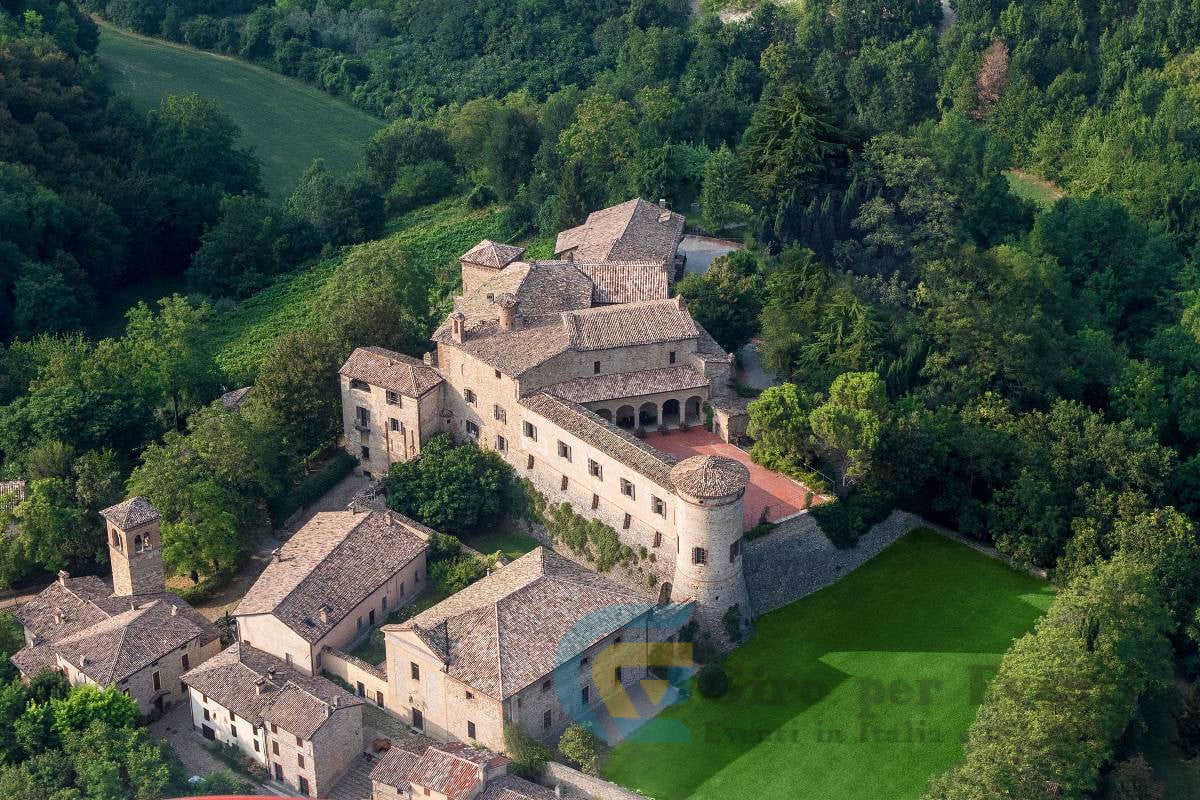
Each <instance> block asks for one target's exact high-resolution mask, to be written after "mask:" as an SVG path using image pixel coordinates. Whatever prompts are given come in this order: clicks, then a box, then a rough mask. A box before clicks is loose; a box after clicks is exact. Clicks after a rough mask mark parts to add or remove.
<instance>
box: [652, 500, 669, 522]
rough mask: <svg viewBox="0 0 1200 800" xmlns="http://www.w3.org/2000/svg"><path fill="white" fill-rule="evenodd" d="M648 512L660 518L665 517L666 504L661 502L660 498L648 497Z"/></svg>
mask: <svg viewBox="0 0 1200 800" xmlns="http://www.w3.org/2000/svg"><path fill="white" fill-rule="evenodd" d="M650 510H651V511H653V512H654V513H655V514H658V515H659V516H660V517H665V516H666V515H667V504H666V503H664V502H663V501H662V498H660V497H655V496H654V495H650Z"/></svg>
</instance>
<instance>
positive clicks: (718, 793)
mask: <svg viewBox="0 0 1200 800" xmlns="http://www.w3.org/2000/svg"><path fill="white" fill-rule="evenodd" d="M1052 597H1053V590H1052V589H1051V588H1050V587H1049V585H1047V584H1045V583H1043V582H1041V581H1039V580H1037V579H1035V578H1033V577H1031V576H1029V575H1027V574H1026V573H1023V572H1019V571H1016V570H1014V569H1011V568H1010V567H1008V566H1006V565H1005V564H1003V563H1001V562H999V561H997V560H994V559H992V558H990V557H988V556H987V555H984V554H982V553H980V552H977V551H975V550H973V549H971V548H970V547H967V546H966V545H963V544H960V543H958V542H955V541H952V540H950V539H947V538H944V537H942V536H940V535H938V534H936V533H934V532H933V531H930V530H928V529H917V530H914V531H912V532H911V533H909V534H908V535H906V536H905V537H904V538H902V539H900V540H899V541H897V542H896V543H895V544H894V545H892V547H890V548H889V549H888V550H885V551H884V552H883V553H881V554H880V555H878V556H876V557H875V558H874V559H873V560H872V561H870V562H869V563H867V564H866V565H864V566H863V567H861V568H859V569H858V570H857V571H855V572H853V573H852V574H850V575H848V576H847V577H846V578H844V579H843V580H841V581H840V582H838V583H836V584H834V585H832V586H830V587H829V588H827V589H824V590H822V591H820V592H818V593H816V594H813V595H811V596H809V597H806V598H804V599H802V600H799V601H797V602H795V603H792V604H790V605H788V606H784V607H783V608H781V609H779V610H777V611H773V612H771V613H769V614H766V615H764V616H762V617H760V618H759V619H758V620H757V621H756V623H755V627H756V632H755V634H754V636H753V638H752V639H751V640H750V641H749V642H748V643H746V644H745V645H743V646H742V647H741V648H739V649H737V650H736V651H734V652H733V653H732V654H730V655H729V657H728V658H727V659H726V661H725V668H726V670H727V671H728V674H729V677H730V682H731V686H732V688H731V690H730V692H729V693H728V694H727V695H726V696H725V697H722V698H719V699H716V700H709V699H705V698H703V697H700V696H699V695H697V694H693V696H691V697H690V698H688V699H686V700H685V701H683V702H681V703H679V704H677V705H674V706H671V707H670V708H667V709H665V710H664V711H663V712H662V713H661V714H659V715H658V716H657V717H655V718H654V719H653V720H651V721H650V722H648V723H647V724H646V725H644V726H643V727H642V728H640V729H639V730H638V731H637V732H636V733H634V734H633V735H632V736H631V737H630V738H629V739H627V740H626V741H624V742H622V743H621V744H619V745H617V747H615V748H614V749H613V751H612V752H611V754H610V756H609V758H608V761H607V763H606V764H605V767H604V774H605V777H607V778H608V779H609V780H612V781H615V782H617V783H619V784H621V785H623V786H626V787H628V788H631V789H636V790H637V791H639V792H641V793H643V794H645V795H647V796H650V797H655V798H657V800H684V798H689V797H697V798H728V797H751V796H752V797H761V798H771V799H773V798H789V800H791V799H794V800H827V799H828V798H835V797H836V798H838V800H877V798H888V800H916V799H917V798H918V797H920V795H921V792H922V790H923V789H924V788H925V785H926V783H927V782H928V780H929V779H930V778H931V777H932V776H933V775H935V774H937V773H938V772H940V771H942V770H944V769H946V768H948V767H950V766H951V765H953V764H954V763H955V762H956V761H957V760H958V759H959V758H960V757H961V755H962V738H963V736H964V734H965V733H966V731H967V729H968V728H969V727H970V724H971V722H972V720H973V719H974V717H975V712H976V710H977V708H978V707H979V704H980V702H981V700H982V695H983V691H984V689H985V688H986V685H987V682H988V680H989V679H990V676H991V675H992V674H993V671H994V668H995V666H996V665H997V664H998V663H999V661H1000V658H1001V655H1002V654H1003V653H1004V652H1005V651H1006V650H1007V649H1008V648H1009V646H1010V645H1011V644H1012V642H1013V640H1014V639H1016V638H1018V637H1020V636H1022V635H1023V634H1025V633H1027V632H1028V631H1029V630H1030V629H1032V627H1033V626H1034V624H1035V623H1036V622H1037V620H1038V618H1039V617H1040V616H1041V615H1042V614H1043V613H1044V612H1045V610H1046V608H1047V607H1048V606H1049V604H1050V601H1051V599H1052Z"/></svg>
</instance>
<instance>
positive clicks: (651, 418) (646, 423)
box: [638, 402, 658, 428]
mask: <svg viewBox="0 0 1200 800" xmlns="http://www.w3.org/2000/svg"><path fill="white" fill-rule="evenodd" d="M638 427H639V428H657V427H658V403H650V402H646V403H642V405H641V408H639V409H638Z"/></svg>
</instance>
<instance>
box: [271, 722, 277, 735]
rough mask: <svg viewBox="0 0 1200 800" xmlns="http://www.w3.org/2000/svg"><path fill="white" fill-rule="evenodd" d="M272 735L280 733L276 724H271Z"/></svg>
mask: <svg viewBox="0 0 1200 800" xmlns="http://www.w3.org/2000/svg"><path fill="white" fill-rule="evenodd" d="M271 733H279V729H278V728H276V727H275V723H274V722H272V723H271Z"/></svg>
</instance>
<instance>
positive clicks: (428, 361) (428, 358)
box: [421, 353, 433, 367]
mask: <svg viewBox="0 0 1200 800" xmlns="http://www.w3.org/2000/svg"><path fill="white" fill-rule="evenodd" d="M421 360H422V361H424V362H425V366H427V367H432V366H433V353H425V355H423V356H421Z"/></svg>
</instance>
